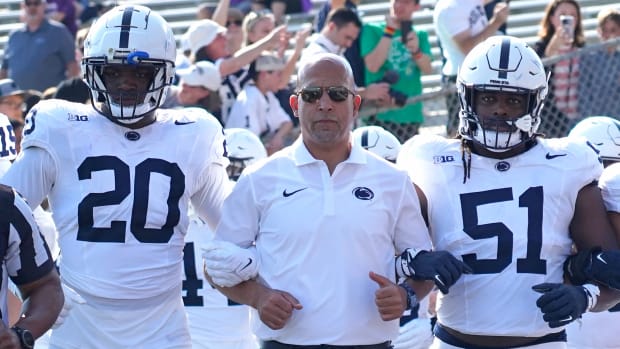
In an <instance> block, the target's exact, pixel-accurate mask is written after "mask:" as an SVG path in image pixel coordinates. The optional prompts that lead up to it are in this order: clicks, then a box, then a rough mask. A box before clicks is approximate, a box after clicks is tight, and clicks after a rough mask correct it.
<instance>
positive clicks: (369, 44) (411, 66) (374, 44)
mask: <svg viewBox="0 0 620 349" xmlns="http://www.w3.org/2000/svg"><path fill="white" fill-rule="evenodd" d="M419 8H420V1H419V0H391V1H390V13H389V15H388V16H387V17H386V21H385V22H381V23H373V24H365V25H364V27H363V29H362V38H361V41H360V42H361V54H362V57H364V62H365V63H366V83H373V82H378V81H382V80H383V81H386V80H387V81H388V82H390V83H391V90H392V91H396V92H399V93H400V94H401V95H403V94H404V97H405V99H406V98H407V97H412V96H417V95H420V94H421V93H422V79H421V78H422V74H429V73H431V72H432V69H433V68H432V66H431V45H430V43H429V41H428V33H427V32H426V31H424V30H421V29H416V28H415V27H413V26H412V22H411V18H412V16H413V13H414V12H415V11H417V10H418V9H419ZM401 26H402V27H401ZM403 28H405V30H406V31H408V34H406V36H404V35H403V34H402V33H403V31H402V29H403ZM394 72H396V73H397V74H395V73H394ZM386 74H388V75H389V76H391V77H390V78H389V79H388V78H387V77H388V75H386ZM395 80H397V81H395ZM392 97H394V94H393V93H392ZM393 99H394V100H395V106H398V107H399V108H396V109H392V110H389V111H386V112H383V113H379V114H377V115H374V116H371V117H370V118H369V119H368V120H366V121H365V122H366V123H368V124H374V125H377V126H381V127H383V128H385V129H386V130H388V131H390V132H391V133H393V134H394V135H395V136H396V137H397V138H398V139H399V140H400V141H401V142H402V143H404V142H405V141H406V140H407V139H409V138H410V137H412V136H413V135H415V134H417V133H418V128H419V127H420V124H422V122H424V113H423V110H422V103H421V102H418V103H415V104H406V101H403V98H398V97H397V98H393Z"/></svg>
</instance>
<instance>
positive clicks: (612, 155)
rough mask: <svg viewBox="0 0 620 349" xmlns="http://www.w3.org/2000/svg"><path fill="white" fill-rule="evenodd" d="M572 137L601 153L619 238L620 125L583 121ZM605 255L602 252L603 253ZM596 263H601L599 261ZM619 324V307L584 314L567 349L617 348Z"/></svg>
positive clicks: (572, 327)
mask: <svg viewBox="0 0 620 349" xmlns="http://www.w3.org/2000/svg"><path fill="white" fill-rule="evenodd" d="M568 136H569V137H585V138H586V139H587V140H588V141H589V142H590V144H592V145H593V146H594V147H595V148H596V149H597V150H598V151H599V157H600V158H601V160H602V161H603V165H604V167H605V169H604V170H603V174H602V175H601V178H600V180H599V187H600V188H601V189H602V194H603V199H604V200H605V206H606V207H607V214H608V216H609V217H610V219H611V223H612V225H613V226H614V229H615V231H616V234H618V233H620V214H619V212H620V206H618V203H619V202H620V197H619V196H618V195H617V194H616V193H618V192H620V191H619V190H620V164H616V165H613V164H614V163H617V162H618V161H620V122H619V121H618V120H616V119H613V118H610V117H607V116H591V117H587V118H585V119H583V120H581V121H580V122H579V123H577V125H575V127H573V129H572V130H571V131H570V133H569V135H568ZM601 252H602V251H601ZM609 253H610V252H609V251H607V252H605V253H604V254H601V258H603V260H605V261H606V262H611V260H610V259H609V258H608V256H607V255H608V254H609ZM596 257H598V256H595V259H594V261H596V262H600V260H599V259H596ZM595 266H597V267H601V266H602V267H606V269H608V268H609V270H612V271H613V270H614V268H615V270H618V268H619V267H618V266H615V267H614V266H611V265H605V264H602V265H601V264H600V263H596V264H595ZM618 322H620V304H617V305H616V306H614V307H613V308H611V309H609V311H606V312H598V313H585V314H583V320H582V321H580V322H572V323H571V324H570V325H568V327H567V328H566V333H567V335H568V347H569V348H571V349H599V348H618V347H620V338H618V337H617V336H616V335H617V334H616V333H615V329H616V328H617V326H618Z"/></svg>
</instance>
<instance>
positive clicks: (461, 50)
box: [433, 0, 510, 137]
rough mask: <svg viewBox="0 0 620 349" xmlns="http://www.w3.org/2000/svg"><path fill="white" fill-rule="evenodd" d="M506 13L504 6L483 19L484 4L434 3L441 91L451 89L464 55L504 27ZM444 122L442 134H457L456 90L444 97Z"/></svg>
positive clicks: (449, 0)
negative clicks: (439, 54)
mask: <svg viewBox="0 0 620 349" xmlns="http://www.w3.org/2000/svg"><path fill="white" fill-rule="evenodd" d="M509 14H510V9H509V7H508V5H507V4H506V3H505V2H500V3H498V4H496V5H495V7H494V8H493V16H492V17H491V19H487V16H486V13H485V10H484V0H473V1H462V0H438V1H437V4H436V5H435V10H434V12H433V24H434V25H435V32H436V33H437V39H438V40H439V42H440V44H441V48H442V55H443V58H444V59H445V61H444V64H443V67H442V69H441V82H442V86H443V88H446V89H447V88H454V87H455V85H456V75H457V72H458V69H459V66H460V65H461V63H463V60H464V59H465V55H467V53H469V51H470V50H471V49H472V48H473V47H474V46H476V45H477V44H478V43H481V42H483V41H484V40H485V39H487V38H488V37H490V36H493V35H496V34H497V33H498V31H499V29H500V28H501V27H502V26H503V25H504V24H505V23H506V21H507V19H508V15H509ZM446 107H447V111H448V121H447V123H446V134H447V136H448V137H453V136H455V135H456V134H457V133H458V125H459V113H460V107H461V105H460V102H459V97H458V95H457V93H456V90H455V91H454V92H452V93H450V94H448V95H446Z"/></svg>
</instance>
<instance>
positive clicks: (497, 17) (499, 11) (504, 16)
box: [489, 2, 510, 24]
mask: <svg viewBox="0 0 620 349" xmlns="http://www.w3.org/2000/svg"><path fill="white" fill-rule="evenodd" d="M508 15H510V6H508V4H507V3H505V2H498V3H497V4H496V5H495V7H494V8H493V17H491V19H490V20H489V22H491V21H493V22H498V23H499V24H504V23H506V21H507V20H508Z"/></svg>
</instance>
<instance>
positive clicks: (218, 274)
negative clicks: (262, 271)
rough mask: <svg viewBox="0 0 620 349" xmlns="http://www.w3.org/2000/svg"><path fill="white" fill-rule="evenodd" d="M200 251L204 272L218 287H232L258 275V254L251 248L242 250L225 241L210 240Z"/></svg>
mask: <svg viewBox="0 0 620 349" xmlns="http://www.w3.org/2000/svg"><path fill="white" fill-rule="evenodd" d="M201 249H202V258H204V261H205V268H206V271H207V272H208V274H209V276H210V277H211V280H213V282H214V283H215V284H216V285H218V286H221V287H232V286H235V285H237V284H240V283H241V282H243V281H246V280H249V279H252V278H255V277H256V276H257V275H258V266H259V260H258V256H257V255H258V254H257V252H256V248H255V247H253V246H252V247H248V248H242V247H239V246H237V245H235V244H233V243H230V242H227V241H221V240H211V241H210V242H209V243H207V244H206V245H204V246H202V247H201Z"/></svg>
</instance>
